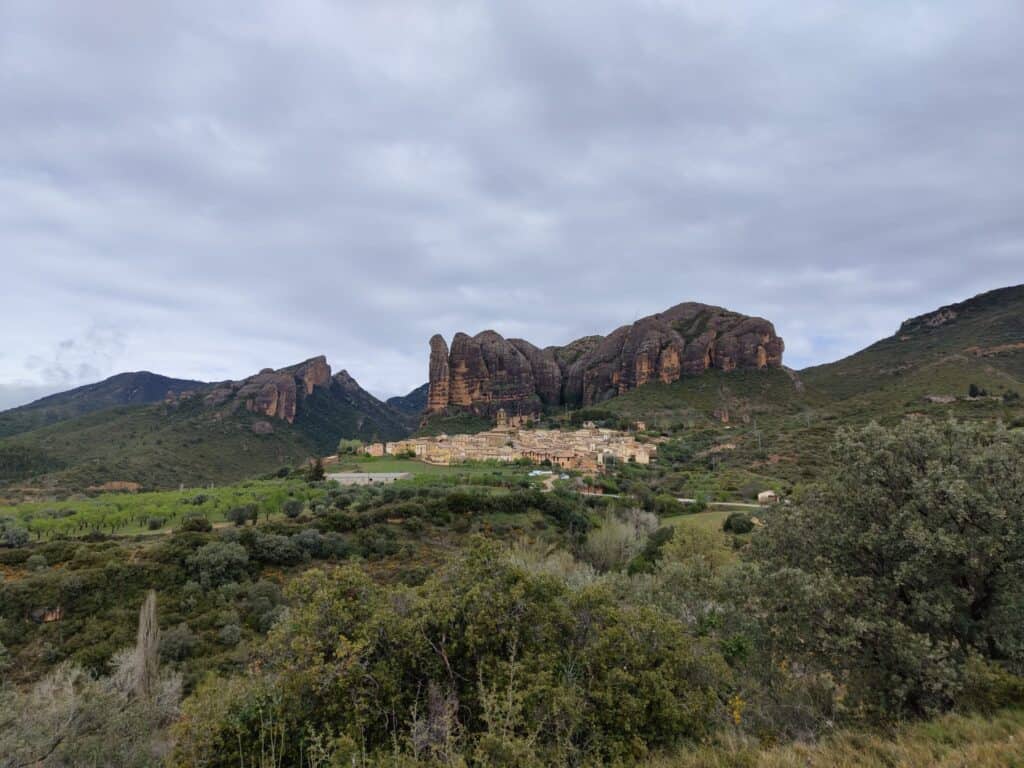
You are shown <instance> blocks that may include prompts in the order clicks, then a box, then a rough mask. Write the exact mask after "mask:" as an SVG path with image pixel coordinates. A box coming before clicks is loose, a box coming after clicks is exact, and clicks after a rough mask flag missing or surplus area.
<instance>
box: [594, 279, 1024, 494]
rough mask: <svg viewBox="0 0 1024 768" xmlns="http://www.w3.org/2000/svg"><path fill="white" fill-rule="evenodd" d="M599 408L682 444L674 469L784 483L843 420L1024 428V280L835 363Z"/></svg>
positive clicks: (715, 380) (822, 452) (686, 381)
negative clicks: (951, 421) (950, 421)
mask: <svg viewBox="0 0 1024 768" xmlns="http://www.w3.org/2000/svg"><path fill="white" fill-rule="evenodd" d="M971 385H974V389H973V391H974V392H975V394H976V396H971V394H970V393H971V391H972V386H971ZM596 408H597V410H596V409H590V411H591V412H593V413H594V415H596V416H597V417H600V416H602V414H603V413H606V414H609V415H610V416H611V417H612V418H613V419H618V420H620V422H621V421H622V420H625V421H627V422H628V421H633V420H641V421H644V422H645V423H646V424H647V426H648V428H649V429H652V430H654V431H658V432H662V433H664V434H667V435H671V436H673V437H675V438H676V439H677V440H680V441H681V442H682V443H683V444H684V445H685V447H686V450H685V451H683V452H682V453H683V454H685V455H687V456H688V457H689V458H687V459H686V460H685V461H682V462H675V465H676V466H675V468H676V469H679V468H680V467H683V468H685V469H686V470H691V471H693V470H700V471H704V470H708V469H711V470H713V471H715V472H718V471H719V470H722V469H726V470H729V469H734V470H741V471H743V472H754V473H757V474H758V475H759V476H762V477H769V478H772V477H773V478H778V479H779V480H781V481H785V482H786V483H793V482H797V481H800V480H805V479H812V478H814V477H815V476H816V474H817V472H818V471H819V470H820V468H821V467H822V466H823V464H822V460H823V459H824V458H825V456H826V455H827V450H828V447H829V445H830V444H831V442H832V439H833V436H834V434H835V431H836V429H837V428H839V427H843V426H857V425H863V424H866V423H868V422H870V421H872V420H874V421H879V422H881V423H889V424H891V423H894V422H896V421H899V420H900V419H902V418H904V417H906V416H907V415H909V414H915V415H919V416H923V417H928V418H937V419H946V418H950V417H953V418H957V419H965V420H966V419H986V420H1002V421H1003V422H1004V423H1006V424H1008V425H1010V426H1011V427H1016V426H1020V425H1024V286H1016V287H1012V288H1004V289H1000V290H996V291H990V292H988V293H985V294H982V295H980V296H976V297H974V298H972V299H968V300H967V301H964V302H960V303H957V304H952V305H950V306H947V307H941V308H939V309H937V310H935V311H934V312H930V313H927V314H925V315H921V316H919V317H915V318H911V319H910V320H907V321H906V322H904V323H903V324H902V325H901V326H900V329H899V330H898V331H897V332H896V333H895V334H893V336H891V337H889V338H886V339H882V340H880V341H878V342H876V343H874V344H872V345H870V346H869V347H867V348H866V349H863V350H861V351H860V352H857V353H856V354H854V355H851V356H849V357H847V358H844V359H843V360H839V361H837V362H834V363H829V364H827V365H820V366H815V367H813V368H808V369H806V370H803V371H799V372H796V371H790V370H788V369H785V368H783V369H775V370H768V371H736V372H732V373H728V374H725V373H722V372H718V371H710V372H708V373H706V374H704V375H702V376H697V377H688V378H683V379H681V380H680V381H678V382H675V383H672V384H649V385H647V386H645V387H642V388H639V389H636V390H633V391H630V392H627V393H625V394H622V395H620V396H619V397H617V398H615V399H613V400H609V401H607V402H605V403H602V404H600V405H599V406H597V407H596ZM585 415H586V413H580V414H577V415H576V416H577V418H580V417H582V416H585ZM670 454H672V452H671V451H670V452H668V453H666V454H665V455H666V456H668V455H670ZM673 455H680V452H679V451H676V452H675V454H673ZM659 461H660V460H659ZM661 463H662V465H663V467H662V468H663V469H667V465H666V462H661Z"/></svg>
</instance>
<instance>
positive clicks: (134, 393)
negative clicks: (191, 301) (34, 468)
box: [0, 371, 208, 437]
mask: <svg viewBox="0 0 1024 768" xmlns="http://www.w3.org/2000/svg"><path fill="white" fill-rule="evenodd" d="M206 386H208V385H207V384H205V383H204V382H202V381H191V380H188V379H172V378H169V377H167V376H161V375H159V374H156V373H150V372H149V371H137V372H134V373H119V374H117V375H116V376H111V377H110V378H109V379H104V380H103V381H100V382H97V383H95V384H86V385H85V386H82V387H77V388H75V389H70V390H68V391H66V392H58V393H57V394H55V395H49V396H48V397H44V398H41V399H39V400H36V401H34V402H31V403H28V404H27V405H22V406H19V407H17V408H11V409H10V410H7V411H3V412H2V413H0V437H9V436H10V435H16V434H19V433H21V432H28V431H30V430H33V429H38V428H39V427H43V426H46V425H48V424H56V423H57V422H60V421H65V420H67V419H73V418H75V417H77V416H84V415H86V414H88V413H94V412H95V411H102V410H105V409H107V408H113V407H115V406H118V405H146V404H148V403H158V402H160V401H161V400H164V399H165V398H166V397H167V396H168V395H177V394H180V393H182V392H187V391H190V390H192V391H195V390H199V389H202V388H203V387H206Z"/></svg>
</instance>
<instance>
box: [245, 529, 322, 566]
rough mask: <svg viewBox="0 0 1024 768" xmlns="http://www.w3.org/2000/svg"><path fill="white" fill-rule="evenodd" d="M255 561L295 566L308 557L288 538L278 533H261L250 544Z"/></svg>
mask: <svg viewBox="0 0 1024 768" xmlns="http://www.w3.org/2000/svg"><path fill="white" fill-rule="evenodd" d="M249 549H250V551H251V552H252V557H253V559H254V560H256V561H257V562H260V563H266V564H268V565H295V564H297V563H301V562H302V561H303V560H305V559H306V558H307V557H308V555H307V554H306V553H305V552H304V551H303V550H302V548H301V547H299V545H298V544H297V543H296V542H294V541H292V540H291V539H290V538H289V537H288V536H282V535H280V534H276V533H259V534H257V535H256V536H254V537H253V538H252V539H251V540H250V542H249Z"/></svg>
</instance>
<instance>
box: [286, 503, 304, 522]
mask: <svg viewBox="0 0 1024 768" xmlns="http://www.w3.org/2000/svg"><path fill="white" fill-rule="evenodd" d="M281 509H282V511H283V512H284V514H285V516H286V517H289V518H292V519H294V518H296V517H298V516H299V515H301V514H302V509H303V504H302V502H301V501H300V500H299V499H288V501H286V502H285V503H284V505H283V506H282V507H281Z"/></svg>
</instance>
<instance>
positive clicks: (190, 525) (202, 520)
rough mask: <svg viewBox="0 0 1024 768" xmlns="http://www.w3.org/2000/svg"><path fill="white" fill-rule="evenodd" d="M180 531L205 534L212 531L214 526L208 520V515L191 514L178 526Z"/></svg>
mask: <svg viewBox="0 0 1024 768" xmlns="http://www.w3.org/2000/svg"><path fill="white" fill-rule="evenodd" d="M178 530H179V531H192V532H195V533H205V532H207V531H212V530H213V525H212V524H211V523H210V521H209V520H208V519H207V517H206V515H203V514H200V513H198V512H190V513H189V514H187V515H185V516H184V517H183V518H182V519H181V524H180V525H179V526H178Z"/></svg>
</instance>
